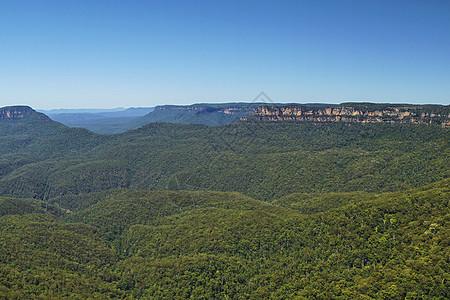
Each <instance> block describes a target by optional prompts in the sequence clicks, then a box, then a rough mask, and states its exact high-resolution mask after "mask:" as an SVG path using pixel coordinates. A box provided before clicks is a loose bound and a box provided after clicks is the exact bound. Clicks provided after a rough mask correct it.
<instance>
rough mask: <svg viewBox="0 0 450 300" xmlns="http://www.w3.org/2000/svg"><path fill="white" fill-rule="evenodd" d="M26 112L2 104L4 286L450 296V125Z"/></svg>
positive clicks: (4, 292)
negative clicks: (100, 125) (67, 120)
mask: <svg viewBox="0 0 450 300" xmlns="http://www.w3.org/2000/svg"><path fill="white" fill-rule="evenodd" d="M15 111H20V113H18V115H19V116H20V117H9V118H6V117H5V118H3V119H2V118H0V232H1V233H0V249H1V250H0V273H1V276H0V298H4V299H62V298H67V299H89V298H91V299H448V298H450V227H449V225H448V223H449V221H450V209H449V206H450V176H449V175H450V168H449V166H450V147H449V143H450V131H449V129H448V128H443V127H441V126H438V125H436V124H391V123H373V124H372V123H367V124H361V123H352V124H349V123H345V122H324V123H315V122H296V121H279V122H272V121H264V120H251V119H249V120H246V121H245V120H243V121H238V122H235V123H232V124H228V125H223V126H213V127H211V126H205V125H195V124H169V123H150V124H147V125H145V126H143V127H140V128H138V129H134V130H131V131H127V132H124V133H120V134H114V135H100V134H95V133H92V132H90V131H88V130H86V129H80V128H68V127H66V126H64V125H62V124H59V123H57V122H54V121H52V120H50V119H49V118H48V117H46V116H45V115H43V114H39V113H37V112H35V111H34V110H32V109H31V108H27V107H17V108H15ZM8 115H9V114H8Z"/></svg>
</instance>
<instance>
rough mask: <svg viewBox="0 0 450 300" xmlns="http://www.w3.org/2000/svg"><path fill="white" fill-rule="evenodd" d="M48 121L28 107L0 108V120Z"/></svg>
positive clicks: (45, 117)
mask: <svg viewBox="0 0 450 300" xmlns="http://www.w3.org/2000/svg"><path fill="white" fill-rule="evenodd" d="M29 118H31V119H48V117H47V116H46V115H44V114H42V113H38V112H36V111H35V110H34V109H32V108H31V107H29V106H6V107H2V108H0V120H21V119H29Z"/></svg>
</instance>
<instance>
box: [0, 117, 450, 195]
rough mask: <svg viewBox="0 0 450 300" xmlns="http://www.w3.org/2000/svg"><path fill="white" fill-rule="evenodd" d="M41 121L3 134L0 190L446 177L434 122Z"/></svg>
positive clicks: (375, 184) (443, 146)
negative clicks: (100, 124)
mask: <svg viewBox="0 0 450 300" xmlns="http://www.w3.org/2000/svg"><path fill="white" fill-rule="evenodd" d="M3 123H5V122H3V121H2V124H0V126H3V125H4V124H3ZM6 123H8V122H6ZM44 123H45V124H38V125H33V126H31V125H30V126H29V132H23V133H21V132H20V130H19V131H18V132H16V131H15V132H14V133H13V134H10V135H7V133H4V134H5V136H7V137H5V138H4V139H3V143H5V147H4V148H2V150H1V153H0V161H1V162H2V173H1V177H0V195H5V196H16V197H36V198H39V199H42V200H49V199H51V198H54V197H58V196H61V195H73V194H75V195H77V194H83V193H88V192H95V191H102V190H106V189H111V188H133V189H157V190H173V189H187V190H217V191H238V192H241V193H244V194H245V195H247V196H250V197H253V198H256V199H260V200H270V199H273V198H279V197H282V196H286V195H289V194H292V193H304V192H307V193H311V192H352V191H366V192H379V191H395V190H404V189H407V188H411V187H418V186H421V185H424V184H427V183H431V182H434V181H437V180H440V179H444V178H447V177H448V176H449V175H450V174H449V172H450V170H449V168H448V165H450V162H449V157H450V153H449V151H450V150H449V149H450V148H449V145H448V143H449V141H450V138H449V131H448V130H447V129H442V128H441V127H439V126H437V125H431V126H430V125H425V124H424V125H416V124H395V125H392V124H384V123H383V124H353V125H352V126H347V125H346V124H344V123H332V124H323V125H317V124H314V123H301V122H270V121H267V122H264V121H258V122H253V121H248V122H240V123H236V124H230V125H226V126H217V127H206V126H203V125H176V124H162V123H159V124H149V125H146V126H144V127H142V128H140V129H137V130H134V131H129V132H125V133H122V134H119V135H110V136H101V135H95V134H91V133H89V132H88V131H83V130H81V129H71V128H67V127H64V126H62V125H61V124H58V123H55V122H52V121H50V120H46V121H45V122H44ZM16 125H17V126H18V127H17V128H22V129H21V130H26V129H27V128H28V127H22V126H23V124H22V125H19V124H16ZM8 126H9V125H8ZM2 132H3V131H2ZM24 140H25V141H26V142H23V141H24ZM19 141H20V142H19Z"/></svg>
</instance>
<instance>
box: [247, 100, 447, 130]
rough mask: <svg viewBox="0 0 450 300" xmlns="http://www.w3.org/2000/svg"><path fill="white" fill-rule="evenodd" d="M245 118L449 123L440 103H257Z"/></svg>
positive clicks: (443, 124)
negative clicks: (320, 104) (271, 104)
mask: <svg viewBox="0 0 450 300" xmlns="http://www.w3.org/2000/svg"><path fill="white" fill-rule="evenodd" d="M244 119H245V120H267V121H309V122H347V123H381V122H385V123H415V124H422V123H426V124H440V125H441V126H442V127H448V126H450V107H449V106H441V105H389V104H386V105H384V104H355V105H351V104H341V105H332V106H328V107H327V106H305V105H288V106H260V107H258V108H256V109H255V111H254V112H253V114H252V115H250V116H248V117H245V118H244Z"/></svg>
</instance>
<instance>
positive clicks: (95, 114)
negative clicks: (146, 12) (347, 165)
mask: <svg viewBox="0 0 450 300" xmlns="http://www.w3.org/2000/svg"><path fill="white" fill-rule="evenodd" d="M43 112H44V113H46V114H47V115H48V116H49V117H50V118H51V119H52V120H54V121H57V122H60V123H62V124H64V125H67V126H69V127H81V128H86V129H89V130H91V131H93V132H96V133H102V134H114V133H120V132H125V131H127V130H131V129H136V128H139V127H141V126H144V125H146V124H149V123H155V122H164V123H173V124H203V125H207V126H219V125H227V124H230V123H233V122H236V121H239V120H241V119H242V120H243V119H245V120H271V121H281V120H284V121H287V120H290V121H299V122H302V121H309V122H352V123H354V122H356V123H367V122H369V123H374V122H378V123H380V122H390V123H436V124H440V125H441V126H449V125H450V121H449V120H450V106H443V105H409V104H374V103H342V104H339V105H336V104H285V103H271V104H267V103H220V104H216V103H203V104H193V105H185V106H183V105H162V106H157V107H154V108H153V107H149V108H128V109H120V108H118V109H113V110H104V111H102V110H92V111H90V110H74V111H71V110H50V111H43Z"/></svg>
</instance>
